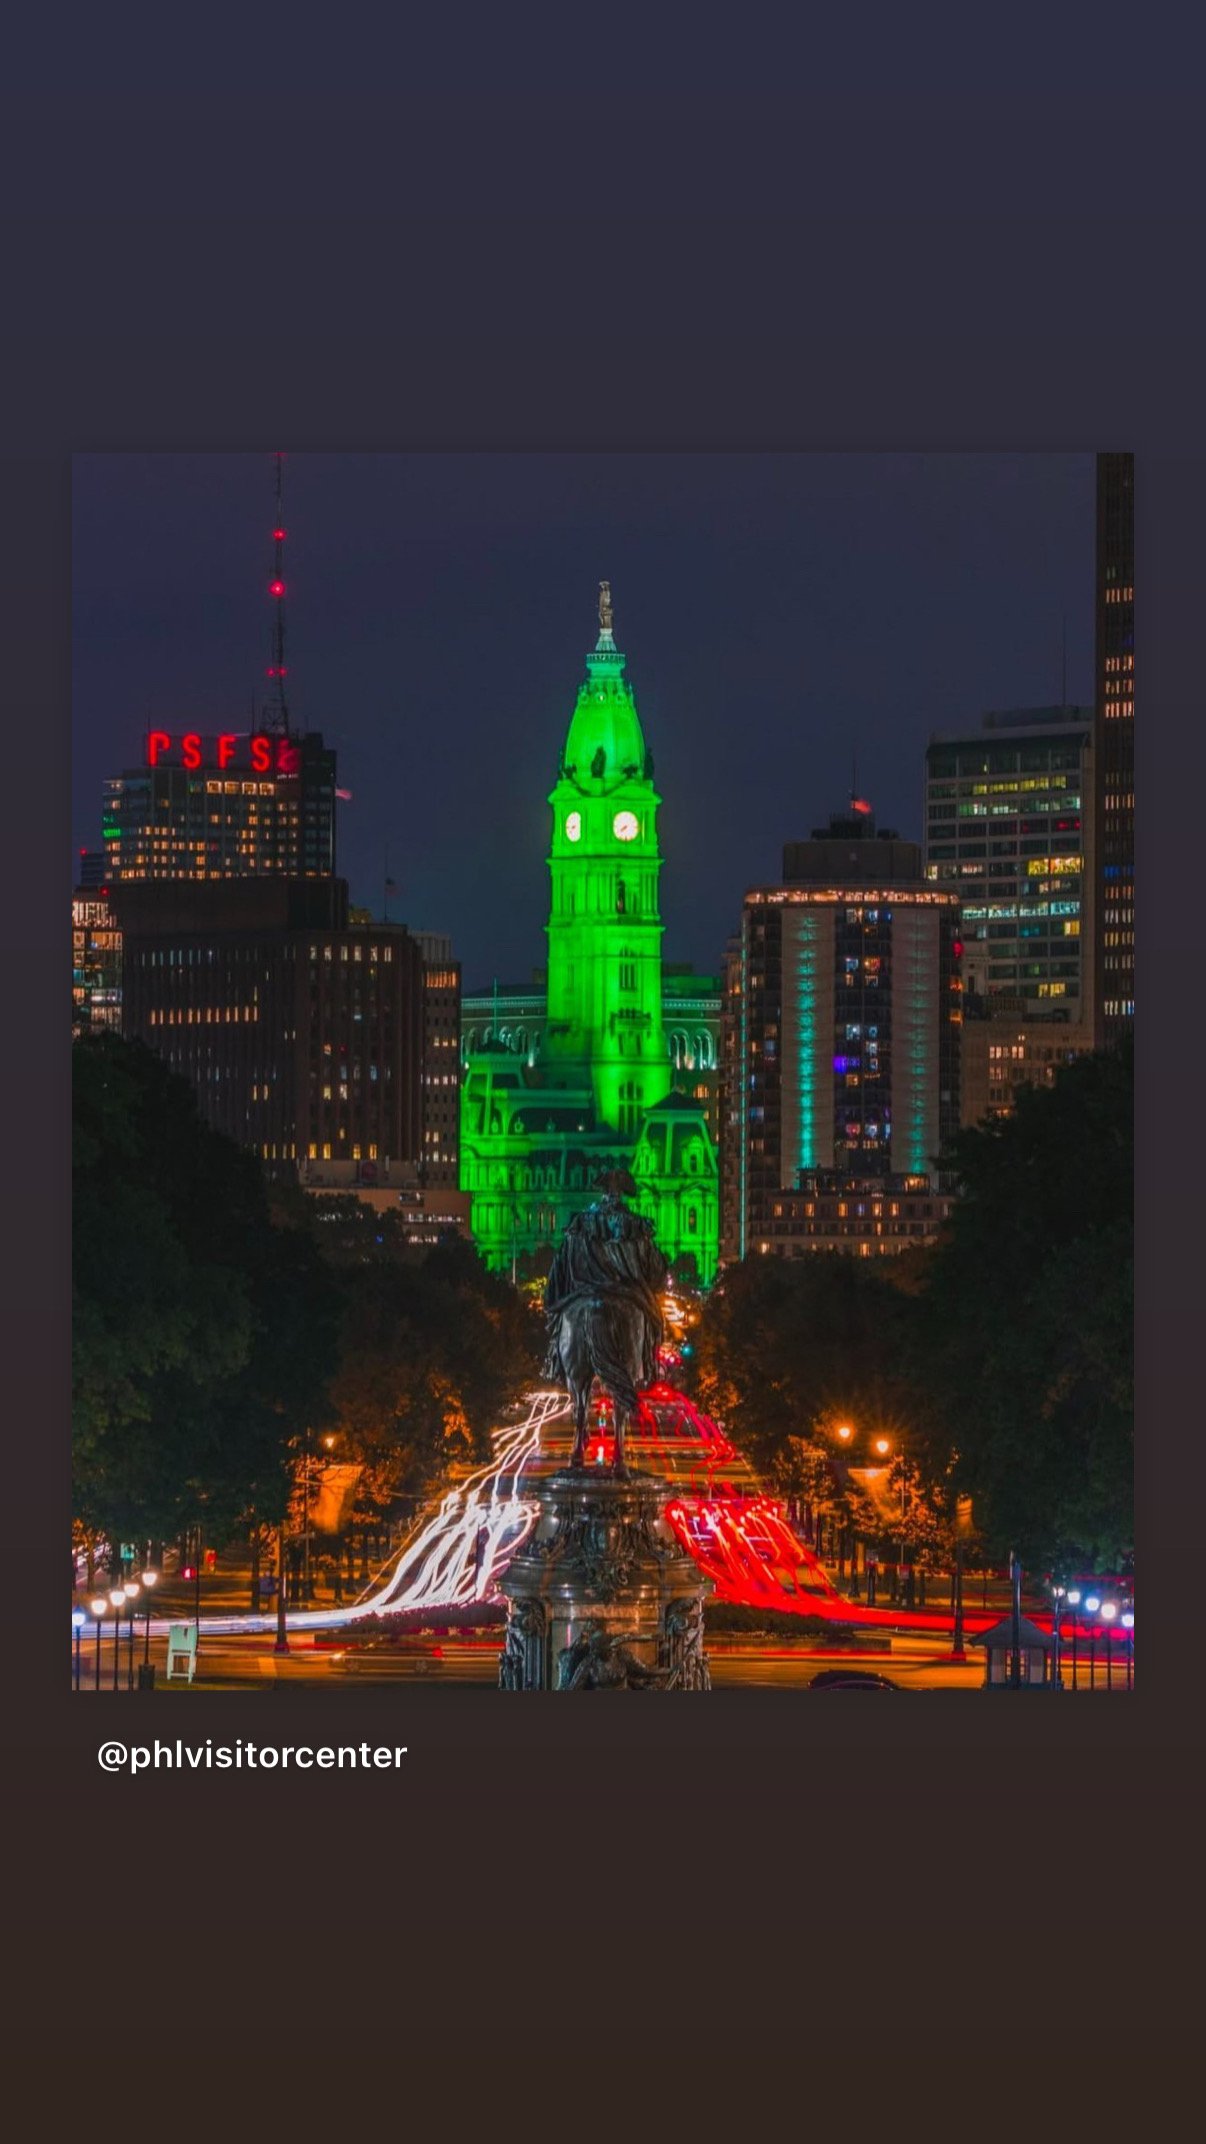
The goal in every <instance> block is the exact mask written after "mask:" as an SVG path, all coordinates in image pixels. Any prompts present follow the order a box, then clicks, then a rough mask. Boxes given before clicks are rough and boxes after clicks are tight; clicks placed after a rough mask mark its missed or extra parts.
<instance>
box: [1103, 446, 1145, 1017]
mask: <svg viewBox="0 0 1206 2144" xmlns="http://www.w3.org/2000/svg"><path fill="white" fill-rule="evenodd" d="M1096 592H1097V642H1096V667H1097V705H1096V709H1095V715H1096V754H1097V768H1096V774H1097V780H1096V785H1095V814H1094V816H1095V820H1096V837H1097V838H1096V852H1097V853H1096V876H1097V900H1098V927H1097V931H1096V970H1097V1004H1096V1035H1097V1040H1098V1042H1099V1043H1109V1042H1113V1041H1116V1040H1117V1038H1118V1037H1119V1036H1120V1035H1122V1034H1123V1033H1125V1032H1126V1031H1127V1030H1128V1029H1129V1028H1130V1027H1132V1026H1133V1024H1134V1018H1135V457H1134V455H1133V454H1099V455H1098V457H1097V591H1096Z"/></svg>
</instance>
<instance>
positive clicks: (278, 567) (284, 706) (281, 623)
mask: <svg viewBox="0 0 1206 2144" xmlns="http://www.w3.org/2000/svg"><path fill="white" fill-rule="evenodd" d="M284 459H285V457H284V455H283V454H278V455H277V456H276V457H275V460H276V519H275V522H274V524H273V529H272V542H273V564H272V579H271V581H270V582H269V583H268V593H269V595H270V596H272V597H273V598H274V600H275V603H276V618H275V620H274V623H273V628H272V661H271V662H270V664H269V665H268V675H269V677H270V678H272V679H273V680H274V681H275V685H276V697H275V703H274V706H273V708H272V712H271V726H272V728H274V729H276V730H279V731H280V733H281V735H282V736H284V735H286V734H287V733H288V729H289V706H288V702H287V700H286V698H285V675H286V672H285V521H284V505H283V498H282V492H283V482H282V477H283V466H282V465H283V463H284Z"/></svg>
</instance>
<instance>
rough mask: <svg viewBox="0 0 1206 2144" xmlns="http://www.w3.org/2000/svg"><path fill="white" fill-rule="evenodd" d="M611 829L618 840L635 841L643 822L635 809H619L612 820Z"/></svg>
mask: <svg viewBox="0 0 1206 2144" xmlns="http://www.w3.org/2000/svg"><path fill="white" fill-rule="evenodd" d="M611 830H612V833H613V834H614V835H615V837H616V840H617V841H635V840H636V837H637V835H638V834H639V833H640V831H641V823H640V820H639V819H638V818H637V815H636V813H635V812H634V811H618V812H617V813H616V815H615V818H614V819H613V820H612V822H611Z"/></svg>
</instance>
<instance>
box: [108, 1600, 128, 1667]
mask: <svg viewBox="0 0 1206 2144" xmlns="http://www.w3.org/2000/svg"><path fill="white" fill-rule="evenodd" d="M109 1605H110V1606H111V1608H112V1610H113V1687H114V1689H115V1690H116V1689H118V1688H119V1687H120V1685H119V1683H118V1675H119V1672H120V1669H121V1612H122V1609H123V1608H124V1607H125V1605H126V1589H125V1587H124V1586H111V1587H110V1588H109Z"/></svg>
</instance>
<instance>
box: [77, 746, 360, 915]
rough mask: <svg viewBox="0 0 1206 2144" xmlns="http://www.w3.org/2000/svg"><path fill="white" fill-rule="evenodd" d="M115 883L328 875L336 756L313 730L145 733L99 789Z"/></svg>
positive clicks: (331, 863)
mask: <svg viewBox="0 0 1206 2144" xmlns="http://www.w3.org/2000/svg"><path fill="white" fill-rule="evenodd" d="M102 832H103V838H104V847H105V854H106V864H107V870H108V878H109V882H110V884H114V883H116V882H117V881H118V880H138V879H161V878H175V879H189V880H193V881H199V880H204V879H212V878H260V877H265V876H273V877H283V878H330V877H331V876H332V875H333V873H334V870H335V754H334V752H333V751H332V750H330V749H329V748H328V747H327V746H326V745H324V743H323V740H322V737H321V735H320V734H319V733H318V732H317V731H309V732H307V733H305V734H304V735H302V734H295V733H294V732H292V731H287V730H277V731H273V730H268V729H264V730H259V731H251V732H234V731H226V732H223V733H222V734H221V735H216V736H203V735H201V734H200V733H199V732H197V731H192V730H184V731H168V730H148V732H147V735H146V739H145V743H144V748H143V763H142V765H141V766H139V767H133V768H127V769H126V771H125V772H124V773H123V774H119V775H115V776H113V777H112V778H111V779H110V780H108V781H107V782H106V783H105V792H104V807H103V824H102Z"/></svg>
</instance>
